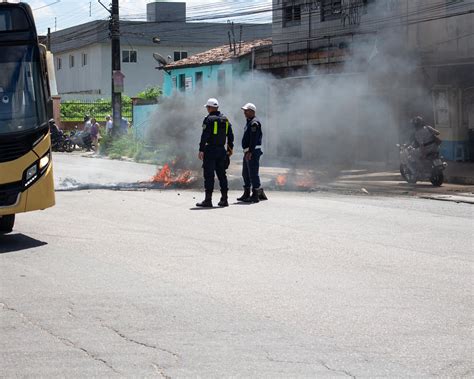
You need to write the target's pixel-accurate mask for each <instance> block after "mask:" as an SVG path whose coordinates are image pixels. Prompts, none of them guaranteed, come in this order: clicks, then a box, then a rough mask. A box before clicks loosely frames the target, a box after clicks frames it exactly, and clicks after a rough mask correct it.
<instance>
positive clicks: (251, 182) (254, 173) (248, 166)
mask: <svg viewBox="0 0 474 379" xmlns="http://www.w3.org/2000/svg"><path fill="white" fill-rule="evenodd" d="M262 155H263V153H262V150H261V149H255V150H254V151H253V153H252V158H251V159H250V160H247V159H245V156H244V162H243V165H242V177H243V179H244V187H245V188H250V187H252V188H253V189H257V188H260V185H261V183H260V176H259V170H260V157H261V156H262Z"/></svg>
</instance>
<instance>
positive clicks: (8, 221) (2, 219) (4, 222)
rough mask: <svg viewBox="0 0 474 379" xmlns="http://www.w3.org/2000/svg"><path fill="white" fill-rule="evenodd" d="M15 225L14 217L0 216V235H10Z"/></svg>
mask: <svg viewBox="0 0 474 379" xmlns="http://www.w3.org/2000/svg"><path fill="white" fill-rule="evenodd" d="M14 224H15V215H8V216H0V234H4V233H10V232H11V231H12V230H13V225H14Z"/></svg>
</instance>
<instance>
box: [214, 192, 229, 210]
mask: <svg viewBox="0 0 474 379" xmlns="http://www.w3.org/2000/svg"><path fill="white" fill-rule="evenodd" d="M217 205H218V206H219V207H228V206H229V202H228V201H227V190H225V191H224V190H221V201H219V203H218V204H217Z"/></svg>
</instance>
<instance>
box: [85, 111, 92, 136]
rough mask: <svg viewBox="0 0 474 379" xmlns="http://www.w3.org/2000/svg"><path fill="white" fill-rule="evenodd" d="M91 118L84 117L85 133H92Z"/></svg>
mask: <svg viewBox="0 0 474 379" xmlns="http://www.w3.org/2000/svg"><path fill="white" fill-rule="evenodd" d="M91 126H92V123H91V118H90V117H89V116H87V115H86V116H84V131H85V132H90V131H91Z"/></svg>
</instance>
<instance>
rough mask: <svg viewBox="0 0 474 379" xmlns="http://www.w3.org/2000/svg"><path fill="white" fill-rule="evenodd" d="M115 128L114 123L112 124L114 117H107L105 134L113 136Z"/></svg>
mask: <svg viewBox="0 0 474 379" xmlns="http://www.w3.org/2000/svg"><path fill="white" fill-rule="evenodd" d="M113 127H114V123H113V122H112V117H110V116H107V117H106V118H105V134H106V135H108V136H110V135H112V128H113Z"/></svg>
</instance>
